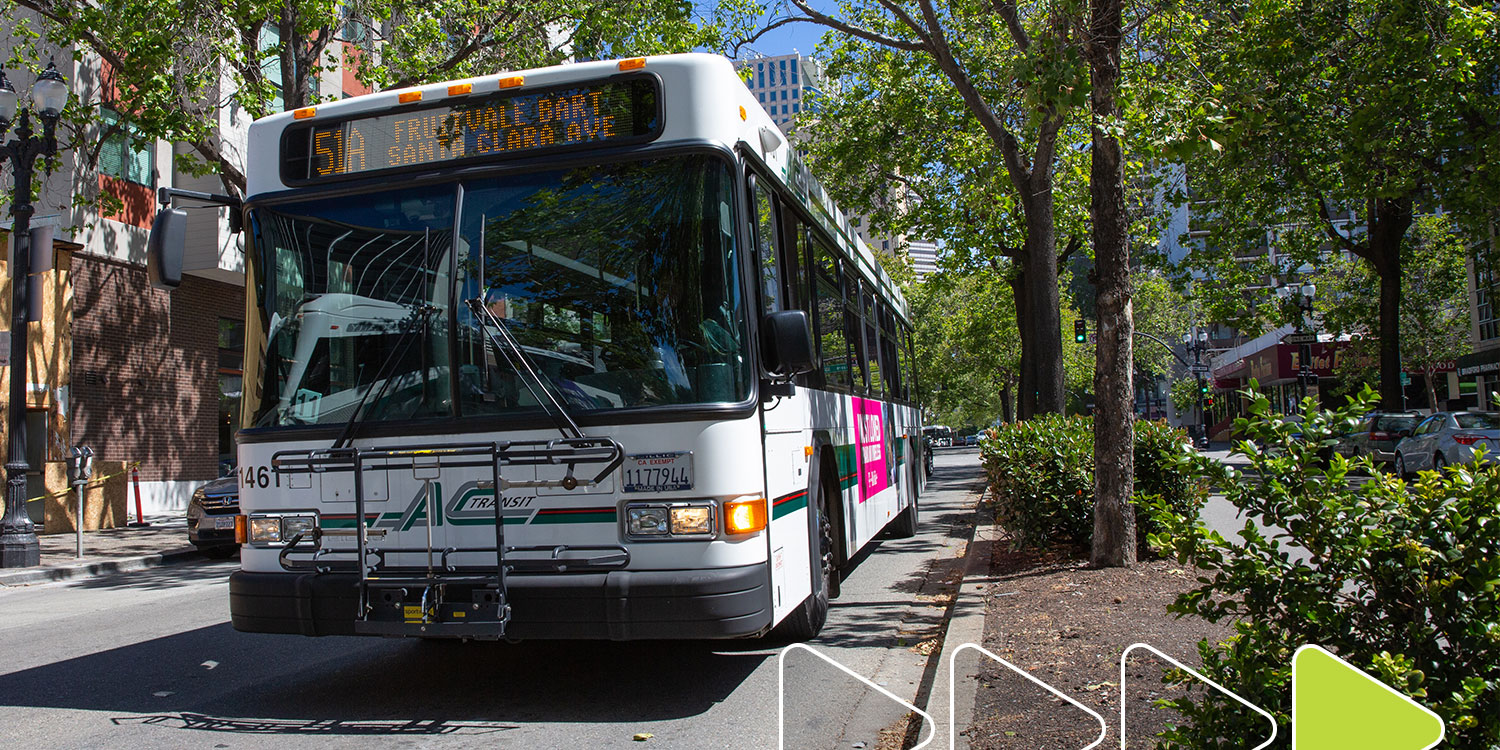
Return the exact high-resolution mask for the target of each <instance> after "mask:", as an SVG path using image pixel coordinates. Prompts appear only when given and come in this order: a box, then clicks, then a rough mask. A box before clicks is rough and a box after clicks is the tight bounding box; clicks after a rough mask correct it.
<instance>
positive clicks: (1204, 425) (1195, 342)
mask: <svg viewBox="0 0 1500 750" xmlns="http://www.w3.org/2000/svg"><path fill="white" fill-rule="evenodd" d="M1182 345H1183V347H1184V348H1186V349H1187V351H1189V352H1191V353H1192V355H1193V374H1194V376H1195V377H1196V381H1197V382H1196V385H1197V388H1198V439H1199V441H1200V444H1201V445H1202V446H1203V447H1205V448H1206V447H1208V409H1207V408H1205V407H1204V404H1203V392H1204V391H1205V390H1206V389H1205V388H1204V387H1203V372H1202V371H1201V370H1200V369H1199V368H1200V367H1201V366H1202V365H1203V351H1204V350H1205V349H1207V348H1208V331H1198V335H1197V336H1194V335H1193V334H1191V333H1184V334H1182Z"/></svg>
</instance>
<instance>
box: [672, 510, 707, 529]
mask: <svg viewBox="0 0 1500 750" xmlns="http://www.w3.org/2000/svg"><path fill="white" fill-rule="evenodd" d="M672 533H673V534H712V533H714V514H713V509H712V508H709V507H707V506H701V505H688V506H679V507H675V508H673V509H672Z"/></svg>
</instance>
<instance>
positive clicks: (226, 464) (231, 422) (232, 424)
mask: <svg viewBox="0 0 1500 750" xmlns="http://www.w3.org/2000/svg"><path fill="white" fill-rule="evenodd" d="M244 361H245V322H244V321H242V320H233V319H230V318H219V475H220V476H223V475H225V474H228V473H229V472H230V471H231V470H233V468H234V465H235V445H234V433H235V432H237V431H238V430H239V429H240V393H241V391H242V390H243V389H244V386H245V377H244V371H243V369H242V368H243V367H244Z"/></svg>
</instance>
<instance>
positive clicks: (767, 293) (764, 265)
mask: <svg viewBox="0 0 1500 750" xmlns="http://www.w3.org/2000/svg"><path fill="white" fill-rule="evenodd" d="M751 200H752V201H754V203H755V206H754V208H755V250H756V265H757V266H759V268H760V310H761V314H765V313H768V312H773V311H776V310H781V309H784V305H783V304H782V300H781V268H780V263H779V262H778V257H777V253H776V199H775V197H774V196H772V195H771V193H770V191H769V190H767V189H766V188H765V186H764V185H761V184H760V183H759V182H758V181H752V182H751Z"/></svg>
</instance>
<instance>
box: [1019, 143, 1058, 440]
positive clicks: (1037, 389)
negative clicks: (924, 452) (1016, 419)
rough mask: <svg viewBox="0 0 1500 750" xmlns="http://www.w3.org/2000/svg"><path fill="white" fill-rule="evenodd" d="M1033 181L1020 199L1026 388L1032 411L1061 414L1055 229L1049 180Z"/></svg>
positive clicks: (1037, 179)
mask: <svg viewBox="0 0 1500 750" xmlns="http://www.w3.org/2000/svg"><path fill="white" fill-rule="evenodd" d="M1038 169H1039V170H1042V169H1044V168H1041V167H1039V168H1038ZM1039 174H1040V173H1039ZM1032 181H1033V183H1034V185H1033V190H1032V193H1031V194H1030V195H1028V196H1026V197H1025V198H1024V200H1023V201H1022V206H1023V208H1024V213H1025V217H1026V252H1025V256H1026V257H1025V260H1024V264H1025V265H1024V268H1025V274H1024V276H1023V279H1024V282H1023V283H1024V285H1025V287H1026V323H1027V324H1028V325H1029V326H1030V334H1031V342H1030V344H1031V346H1030V349H1031V361H1032V367H1033V371H1032V375H1033V379H1032V382H1031V390H1032V392H1033V393H1034V395H1035V399H1036V407H1035V410H1034V411H1033V412H1032V414H1033V415H1037V414H1062V413H1063V411H1064V410H1065V409H1066V407H1067V392H1066V389H1065V388H1064V381H1063V365H1062V315H1061V314H1060V313H1059V312H1058V307H1059V304H1060V300H1059V298H1058V291H1057V233H1056V230H1055V229H1054V227H1053V226H1052V212H1053V205H1052V182H1051V180H1050V179H1046V180H1042V179H1040V177H1034V178H1033V180H1032ZM1035 183H1040V184H1035ZM1023 366H1024V365H1023Z"/></svg>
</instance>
